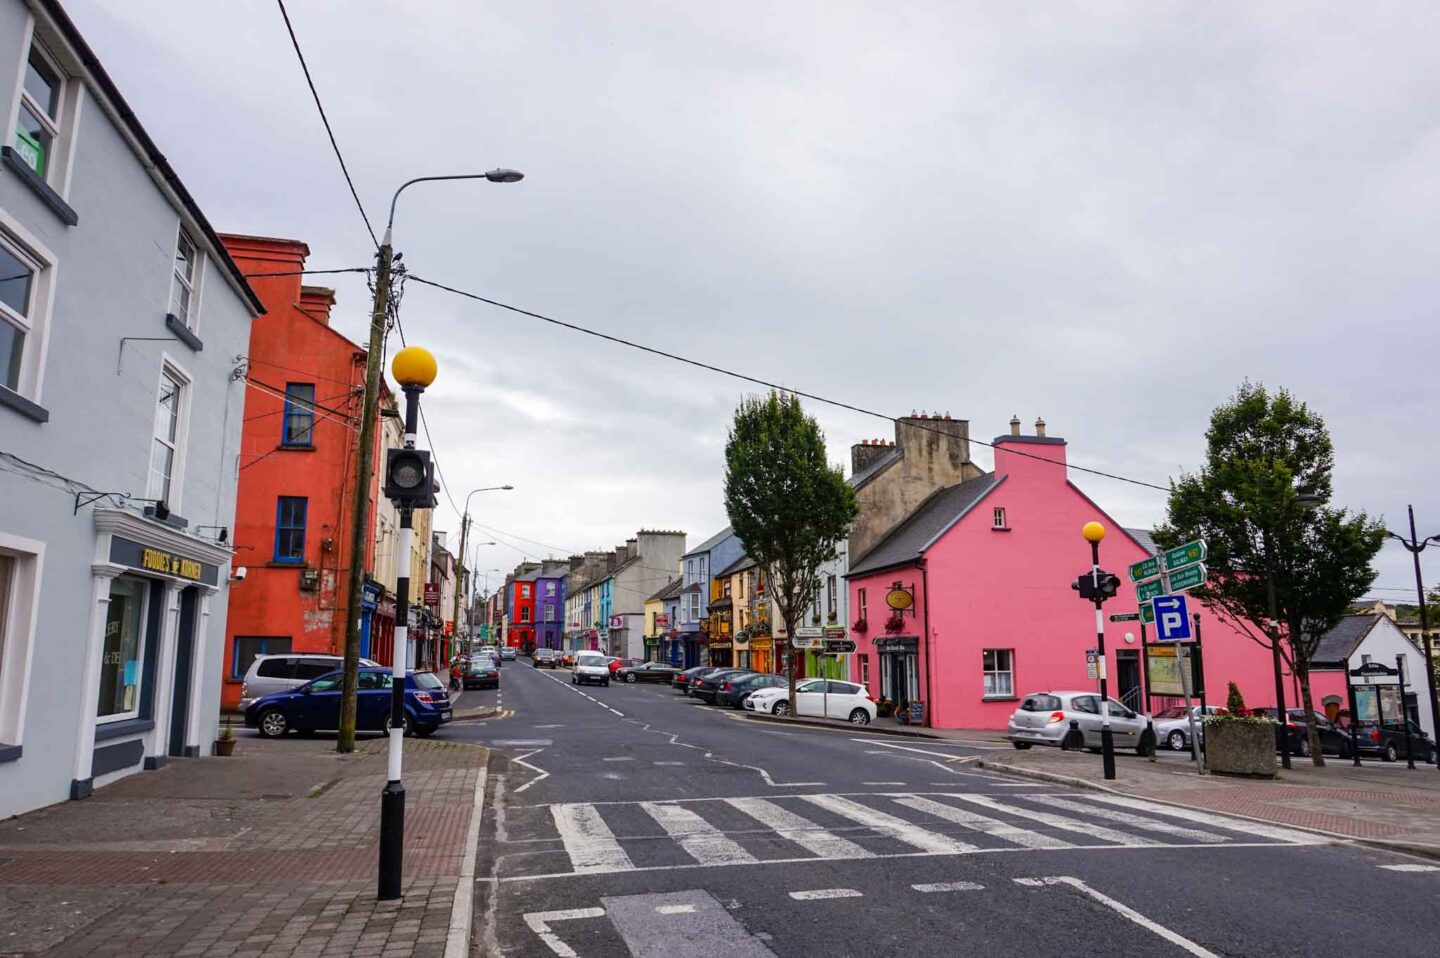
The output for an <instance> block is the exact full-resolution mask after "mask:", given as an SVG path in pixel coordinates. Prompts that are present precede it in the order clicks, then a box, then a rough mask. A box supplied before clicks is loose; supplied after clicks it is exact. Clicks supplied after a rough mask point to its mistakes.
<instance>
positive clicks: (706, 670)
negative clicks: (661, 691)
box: [670, 665, 716, 695]
mask: <svg viewBox="0 0 1440 958" xmlns="http://www.w3.org/2000/svg"><path fill="white" fill-rule="evenodd" d="M715 669H716V666H713V665H697V666H695V667H694V668H692V669H686V670H685V671H684V672H681V673H680V674H679V675H677V676H675V677H674V678H673V679H671V680H670V687H671V688H672V689H676V690H678V691H680V692H681V693H683V694H685V695H689V694H690V686H691V684H692V683H694V682H696V681H698V680H699V679H701V678H703V677H705V676H707V675H709V674H710V673H711V672H714V671H715Z"/></svg>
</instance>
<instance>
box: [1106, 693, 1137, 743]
mask: <svg viewBox="0 0 1440 958" xmlns="http://www.w3.org/2000/svg"><path fill="white" fill-rule="evenodd" d="M1108 701H1109V702H1110V737H1111V739H1112V740H1113V741H1114V743H1115V747H1116V748H1134V747H1135V746H1136V745H1138V744H1140V733H1141V732H1144V731H1145V719H1144V718H1142V717H1141V715H1140V713H1138V712H1132V711H1130V709H1129V708H1127V707H1126V706H1124V705H1122V704H1121V703H1119V702H1117V701H1115V700H1114V699H1109V700H1108Z"/></svg>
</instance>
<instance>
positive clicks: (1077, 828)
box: [950, 794, 1159, 846]
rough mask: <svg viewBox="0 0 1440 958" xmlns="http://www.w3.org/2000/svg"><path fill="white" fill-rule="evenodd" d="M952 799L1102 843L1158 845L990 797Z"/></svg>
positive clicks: (1134, 836)
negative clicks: (1077, 833) (1084, 836)
mask: <svg viewBox="0 0 1440 958" xmlns="http://www.w3.org/2000/svg"><path fill="white" fill-rule="evenodd" d="M950 797H951V798H958V799H960V800H961V801H965V802H970V803H972V804H975V805H983V806H984V807H985V808H990V809H994V810H995V811H997V812H1004V813H1005V814H1007V815H1016V816H1018V817H1020V818H1028V819H1031V820H1032V821H1037V822H1040V823H1041V824H1042V825H1049V826H1050V827H1051V828H1058V829H1060V830H1061V831H1066V832H1079V833H1080V834H1082V835H1089V836H1091V837H1092V838H1098V839H1100V840H1102V841H1107V842H1114V843H1115V844H1117V845H1127V846H1131V845H1156V844H1159V843H1158V842H1156V841H1154V840H1152V839H1149V838H1144V837H1142V836H1140V835H1127V834H1126V833H1125V832H1117V831H1115V830H1114V829H1113V828H1106V827H1105V826H1104V825H1092V824H1091V823H1089V822H1082V821H1080V820H1079V819H1078V818H1066V817H1065V816H1064V815H1052V814H1050V813H1049V812H1037V811H1033V810H1032V809H1028V808H1021V807H1019V806H1018V805H1008V804H1006V803H1005V802H997V801H996V800H995V799H993V798H991V797H990V796H989V795H958V794H957V795H952V796H950Z"/></svg>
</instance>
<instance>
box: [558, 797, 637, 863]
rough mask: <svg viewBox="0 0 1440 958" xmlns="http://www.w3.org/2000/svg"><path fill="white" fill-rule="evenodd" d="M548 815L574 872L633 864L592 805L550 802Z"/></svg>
mask: <svg viewBox="0 0 1440 958" xmlns="http://www.w3.org/2000/svg"><path fill="white" fill-rule="evenodd" d="M550 815H551V817H552V818H554V819H555V829H556V831H558V832H559V833H560V838H561V840H562V841H564V842H565V853H566V854H568V855H569V856H570V865H571V867H572V868H574V870H575V871H576V872H577V873H580V872H620V871H629V870H630V869H632V868H634V867H635V865H634V863H633V862H631V861H630V856H629V855H627V854H625V849H623V848H621V847H620V843H619V842H617V841H616V840H615V835H614V833H613V832H611V831H610V826H608V825H606V824H605V820H604V819H603V818H601V817H600V812H599V810H598V809H596V808H595V806H594V805H586V804H574V805H551V806H550Z"/></svg>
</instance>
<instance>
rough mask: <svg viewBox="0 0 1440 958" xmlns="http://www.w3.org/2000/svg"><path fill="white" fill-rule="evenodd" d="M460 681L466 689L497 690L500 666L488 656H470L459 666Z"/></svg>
mask: <svg viewBox="0 0 1440 958" xmlns="http://www.w3.org/2000/svg"><path fill="white" fill-rule="evenodd" d="M460 681H461V683H462V684H463V685H464V686H465V688H466V689H467V690H468V689H498V688H499V687H500V666H499V663H497V662H496V661H495V660H494V659H492V658H490V656H488V655H472V656H471V657H470V658H468V659H466V660H465V663H464V664H463V665H461V666H460Z"/></svg>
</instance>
